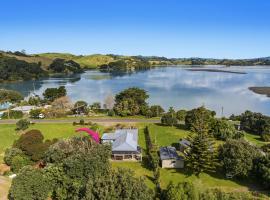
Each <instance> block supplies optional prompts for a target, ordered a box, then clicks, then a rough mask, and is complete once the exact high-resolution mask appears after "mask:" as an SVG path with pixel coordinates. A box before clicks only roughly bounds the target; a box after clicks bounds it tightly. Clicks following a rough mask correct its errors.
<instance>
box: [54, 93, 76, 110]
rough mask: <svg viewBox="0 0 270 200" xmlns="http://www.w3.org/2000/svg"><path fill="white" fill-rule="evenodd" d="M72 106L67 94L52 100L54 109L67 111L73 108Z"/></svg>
mask: <svg viewBox="0 0 270 200" xmlns="http://www.w3.org/2000/svg"><path fill="white" fill-rule="evenodd" d="M72 107H73V106H72V103H71V101H70V99H69V98H68V97H67V96H63V97H60V98H57V99H55V100H54V101H53V102H52V109H53V110H63V111H67V110H69V109H71V108H72Z"/></svg>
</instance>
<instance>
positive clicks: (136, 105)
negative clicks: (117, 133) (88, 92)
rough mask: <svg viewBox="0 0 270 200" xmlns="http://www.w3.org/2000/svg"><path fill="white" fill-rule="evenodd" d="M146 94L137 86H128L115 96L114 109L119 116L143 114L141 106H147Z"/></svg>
mask: <svg viewBox="0 0 270 200" xmlns="http://www.w3.org/2000/svg"><path fill="white" fill-rule="evenodd" d="M148 97H149V96H148V94H147V92H146V91H145V90H143V89H139V88H136V87H134V88H128V89H126V90H124V91H122V92H120V93H119V94H117V95H116V96H115V105H114V110H115V112H116V114H117V115H120V116H129V115H130V116H134V115H139V114H143V112H142V108H144V107H145V106H147V103H146V100H147V99H148Z"/></svg>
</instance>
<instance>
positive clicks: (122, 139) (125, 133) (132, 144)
mask: <svg viewBox="0 0 270 200" xmlns="http://www.w3.org/2000/svg"><path fill="white" fill-rule="evenodd" d="M101 139H102V140H113V143H112V151H137V150H138V129H117V130H116V131H115V132H114V133H104V134H103V136H102V137H101Z"/></svg>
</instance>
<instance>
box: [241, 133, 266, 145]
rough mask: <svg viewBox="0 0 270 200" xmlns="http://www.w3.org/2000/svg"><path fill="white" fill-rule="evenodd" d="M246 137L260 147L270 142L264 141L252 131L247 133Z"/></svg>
mask: <svg viewBox="0 0 270 200" xmlns="http://www.w3.org/2000/svg"><path fill="white" fill-rule="evenodd" d="M245 139H246V140H247V141H249V142H251V143H252V144H255V145H257V146H259V147H261V146H263V145H265V144H269V143H270V142H264V141H263V140H262V139H261V137H260V136H259V135H253V134H250V133H245Z"/></svg>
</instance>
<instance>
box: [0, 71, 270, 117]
mask: <svg viewBox="0 0 270 200" xmlns="http://www.w3.org/2000/svg"><path fill="white" fill-rule="evenodd" d="M204 68H205V67H204ZM207 68H209V66H208V67H207ZM211 68H214V69H215V68H220V67H213V66H212V67H211ZM224 70H232V71H238V72H246V74H233V73H222V72H207V71H189V70H187V68H186V67H184V66H182V67H180V66H178V67H177V66H172V67H160V68H155V69H152V70H148V71H141V72H137V73H133V74H122V75H115V74H114V75H111V74H109V73H101V72H99V71H87V72H85V73H84V74H81V75H72V76H69V77H51V78H47V79H41V80H38V81H25V82H19V83H7V84H0V88H1V87H3V88H7V89H14V90H18V91H20V92H21V93H23V95H25V96H29V94H30V93H31V92H33V90H34V88H35V93H36V94H39V95H41V94H42V93H43V92H44V90H45V89H46V88H48V87H58V86H62V85H64V86H65V87H66V88H67V91H68V95H69V96H70V98H71V99H72V100H73V101H76V100H85V101H87V102H88V103H93V102H103V101H104V99H105V97H106V96H107V95H109V94H116V93H118V92H119V91H121V90H123V89H126V88H128V87H134V86H136V87H140V88H143V89H145V90H147V91H148V93H149V95H150V98H149V100H148V102H149V104H159V105H162V106H163V107H164V108H166V109H168V108H169V107H170V106H173V107H175V108H176V109H180V108H181V109H191V108H194V107H198V106H201V105H205V106H206V107H208V108H210V109H212V110H215V111H216V112H217V114H218V115H219V116H220V115H221V114H222V107H223V114H224V115H226V116H228V115H230V114H240V113H242V112H244V111H245V110H251V111H256V112H261V113H264V114H268V115H270V98H268V97H266V96H264V95H259V94H255V93H253V92H252V91H250V90H249V89H248V87H251V86H270V67H262V66H256V67H230V68H224ZM33 83H34V84H33Z"/></svg>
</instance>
